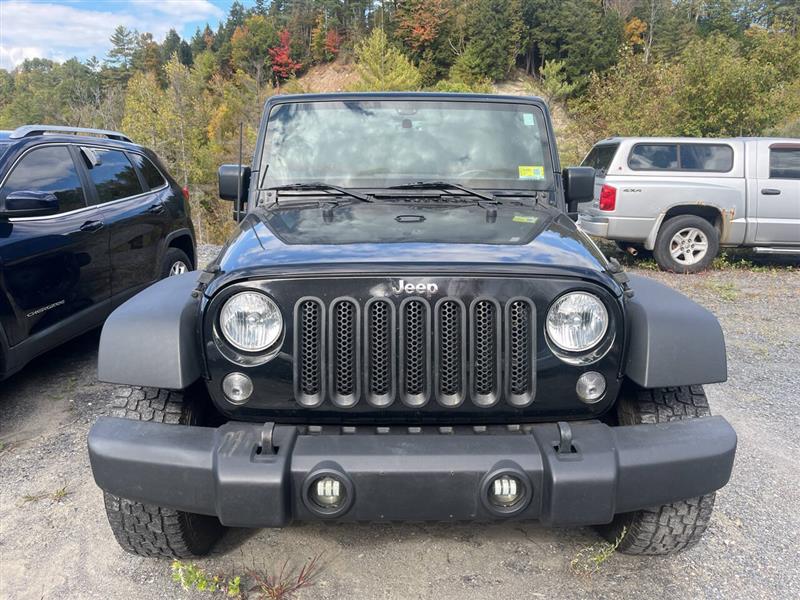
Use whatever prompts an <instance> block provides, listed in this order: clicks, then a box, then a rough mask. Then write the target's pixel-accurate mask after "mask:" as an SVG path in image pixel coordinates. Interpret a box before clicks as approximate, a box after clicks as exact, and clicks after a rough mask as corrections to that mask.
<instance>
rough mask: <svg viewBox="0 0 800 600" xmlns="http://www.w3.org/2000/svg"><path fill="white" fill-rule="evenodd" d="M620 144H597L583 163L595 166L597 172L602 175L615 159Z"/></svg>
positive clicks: (585, 165)
mask: <svg viewBox="0 0 800 600" xmlns="http://www.w3.org/2000/svg"><path fill="white" fill-rule="evenodd" d="M618 148H619V144H597V145H596V146H595V147H594V148H592V149H591V150H590V151H589V154H587V155H586V158H584V159H583V162H582V163H581V165H582V166H584V167H594V170H595V171H597V174H598V175H600V176H601V177H602V176H604V175H605V174H606V172H607V171H608V167H609V165H611V161H612V160H614V155H615V154H616V153H617V149H618Z"/></svg>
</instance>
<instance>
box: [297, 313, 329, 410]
mask: <svg viewBox="0 0 800 600" xmlns="http://www.w3.org/2000/svg"><path fill="white" fill-rule="evenodd" d="M295 330H296V335H295V354H296V356H297V375H296V377H295V380H296V381H295V395H296V396H297V400H298V402H300V403H301V404H304V405H306V406H316V405H318V404H319V403H320V402H322V396H323V389H322V382H323V376H322V356H323V351H324V335H323V333H324V324H323V307H322V303H321V302H319V301H318V300H314V299H311V300H301V301H300V302H299V303H298V306H297V309H296V310H295Z"/></svg>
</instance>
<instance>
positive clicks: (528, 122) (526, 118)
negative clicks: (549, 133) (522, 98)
mask: <svg viewBox="0 0 800 600" xmlns="http://www.w3.org/2000/svg"><path fill="white" fill-rule="evenodd" d="M522 122H523V123H524V124H525V127H533V126H534V125H535V124H536V121H534V120H533V113H522Z"/></svg>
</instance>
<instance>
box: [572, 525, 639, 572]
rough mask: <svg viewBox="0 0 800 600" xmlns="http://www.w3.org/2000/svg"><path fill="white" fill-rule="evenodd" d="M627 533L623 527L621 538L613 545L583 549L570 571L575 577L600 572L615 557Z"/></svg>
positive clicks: (577, 555)
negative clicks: (604, 564)
mask: <svg viewBox="0 0 800 600" xmlns="http://www.w3.org/2000/svg"><path fill="white" fill-rule="evenodd" d="M627 532H628V531H627V529H626V528H625V527H623V528H622V532H621V533H620V534H619V537H618V538H617V539H616V540H614V542H613V543H609V542H602V543H600V544H593V545H591V546H587V547H586V548H582V549H581V550H579V551H578V553H577V554H575V557H574V558H573V559H572V560H571V561H570V563H569V568H570V570H571V571H572V572H573V573H574V574H575V575H582V576H591V575H594V574H595V573H597V572H598V571H599V570H600V567H602V566H603V563H605V562H606V561H607V560H608V559H609V558H611V556H613V554H614V552H615V551H616V550H617V548H619V545H620V544H621V543H622V539H623V538H624V537H625V534H626V533H627Z"/></svg>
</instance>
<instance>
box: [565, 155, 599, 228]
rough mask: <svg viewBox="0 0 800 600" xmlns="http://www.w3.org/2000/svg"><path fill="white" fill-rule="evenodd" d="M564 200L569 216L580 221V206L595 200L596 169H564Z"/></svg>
mask: <svg viewBox="0 0 800 600" xmlns="http://www.w3.org/2000/svg"><path fill="white" fill-rule="evenodd" d="M564 198H565V199H566V201H567V214H568V215H569V216H570V217H571V218H572V219H573V220H576V221H577V220H578V204H580V203H581V202H591V201H592V200H593V199H594V168H593V167H569V168H567V169H564Z"/></svg>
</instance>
